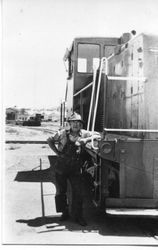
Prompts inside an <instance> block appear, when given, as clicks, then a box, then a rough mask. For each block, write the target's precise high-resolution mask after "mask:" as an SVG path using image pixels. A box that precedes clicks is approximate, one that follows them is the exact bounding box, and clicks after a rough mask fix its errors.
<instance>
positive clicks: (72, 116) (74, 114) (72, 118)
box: [68, 112, 84, 123]
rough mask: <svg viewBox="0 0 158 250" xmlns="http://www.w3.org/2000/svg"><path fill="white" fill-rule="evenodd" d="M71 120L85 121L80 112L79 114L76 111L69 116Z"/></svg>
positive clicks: (69, 120)
mask: <svg viewBox="0 0 158 250" xmlns="http://www.w3.org/2000/svg"><path fill="white" fill-rule="evenodd" d="M71 121H80V122H82V123H84V121H83V120H82V118H81V115H80V114H77V113H76V112H74V113H73V114H72V115H71V116H70V117H69V118H68V122H71Z"/></svg>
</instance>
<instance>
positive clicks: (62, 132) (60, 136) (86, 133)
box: [52, 129, 99, 152]
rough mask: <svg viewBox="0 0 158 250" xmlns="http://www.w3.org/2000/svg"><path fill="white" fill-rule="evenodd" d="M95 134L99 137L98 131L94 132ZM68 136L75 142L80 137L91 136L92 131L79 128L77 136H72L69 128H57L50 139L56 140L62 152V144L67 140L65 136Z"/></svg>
mask: <svg viewBox="0 0 158 250" xmlns="http://www.w3.org/2000/svg"><path fill="white" fill-rule="evenodd" d="M94 134H95V135H98V137H99V133H98V132H94ZM68 136H69V139H70V140H71V141H73V142H76V141H78V142H79V141H80V139H82V138H88V137H91V136H92V133H91V132H89V131H87V130H84V129H81V130H80V131H79V133H78V135H77V136H73V135H72V134H71V131H70V130H65V129H62V130H59V131H58V132H57V133H56V134H55V135H54V136H53V137H52V140H53V141H54V142H57V143H58V150H59V151H60V152H62V150H63V148H64V146H65V145H66V142H67V137H68Z"/></svg>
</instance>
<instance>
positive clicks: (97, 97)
mask: <svg viewBox="0 0 158 250" xmlns="http://www.w3.org/2000/svg"><path fill="white" fill-rule="evenodd" d="M106 60H107V58H106V57H102V59H101V65H100V71H99V78H98V86H97V94H96V102H95V107H94V115H93V122H92V139H91V142H92V148H93V149H96V150H97V149H98V147H95V146H94V126H95V121H96V113H97V107H98V99H99V91H100V84H101V74H102V69H103V65H104V63H105V62H106Z"/></svg>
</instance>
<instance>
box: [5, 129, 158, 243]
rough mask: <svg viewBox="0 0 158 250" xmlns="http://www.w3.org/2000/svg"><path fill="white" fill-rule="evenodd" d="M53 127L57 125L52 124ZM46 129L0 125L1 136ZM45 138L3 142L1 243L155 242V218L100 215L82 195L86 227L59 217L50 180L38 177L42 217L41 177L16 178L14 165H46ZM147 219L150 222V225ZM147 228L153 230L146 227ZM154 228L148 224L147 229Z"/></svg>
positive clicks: (24, 136) (28, 135)
mask: <svg viewBox="0 0 158 250" xmlns="http://www.w3.org/2000/svg"><path fill="white" fill-rule="evenodd" d="M52 130H53V131H56V130H57V126H56V125H55V126H54V127H52ZM50 135H51V134H49V133H48V132H47V133H46V132H42V131H41V130H40V131H39V130H38V129H36V130H32V129H31V128H24V127H19V126H10V125H9V126H6V140H15V139H16V140H46V139H47V138H48V137H49V136H50ZM52 154H53V152H52V151H51V150H50V148H49V147H48V145H47V144H14V143H12V144H6V145H5V163H4V165H3V168H2V174H3V175H2V182H3V190H2V191H3V193H2V196H3V207H2V216H3V218H2V222H3V225H2V228H3V244H26V245H29V244H37V245H52V244H53V245H56V244H57V245H62V244H65V245H66V244H71V245H73V244H75V245H76V244H78V245H81V244H84V245H86V244H90V245H95V244H98V245H122V246H123V245H141V244H143V245H157V243H158V238H157V236H156V237H155V232H156V235H158V228H157V231H156V227H157V221H156V220H155V219H154V220H151V221H150V220H149V221H139V220H137V219H135V218H130V219H128V218H122V217H117V218H113V217H111V218H110V219H109V218H108V217H106V216H104V215H103V216H100V215H98V214H97V213H96V210H95V209H94V208H93V207H92V206H91V204H90V203H89V201H88V197H86V196H85V204H86V207H85V217H86V220H87V222H88V226H87V227H82V226H79V225H77V224H75V223H74V222H73V221H71V220H70V221H67V222H64V223H63V222H62V223H61V222H60V221H59V216H60V214H59V213H58V214H57V213H56V210H55V201H54V196H55V191H56V190H55V186H54V185H53V184H52V183H43V189H44V194H45V196H44V208H45V215H46V218H45V219H44V220H43V218H42V206H41V183H35V182H30V183H28V182H17V181H15V177H16V175H17V173H18V171H26V170H32V169H33V168H36V167H39V165H40V159H41V161H42V168H48V167H49V160H48V155H52ZM151 225H152V226H151ZM148 226H149V228H152V230H154V237H153V235H152V234H153V233H151V232H150V231H149V232H148V229H147V228H148ZM153 228H154V229H153Z"/></svg>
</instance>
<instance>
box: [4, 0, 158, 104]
mask: <svg viewBox="0 0 158 250" xmlns="http://www.w3.org/2000/svg"><path fill="white" fill-rule="evenodd" d="M1 6H2V7H1V8H2V101H3V104H4V106H5V107H13V106H17V107H19V108H51V107H55V106H59V105H60V103H61V101H62V100H63V99H64V94H65V88H66V76H67V74H66V71H65V67H64V64H63V56H64V53H65V51H66V48H69V47H70V45H71V43H72V41H73V39H74V38H75V37H81V36H86V37H87V36H88V37H91V36H93V37H94V36H101V37H111V36H112V37H120V36H121V35H122V33H125V32H130V31H131V30H133V29H134V30H136V31H137V34H138V33H142V32H146V33H152V34H157V35H158V1H157V0H2V5H1Z"/></svg>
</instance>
